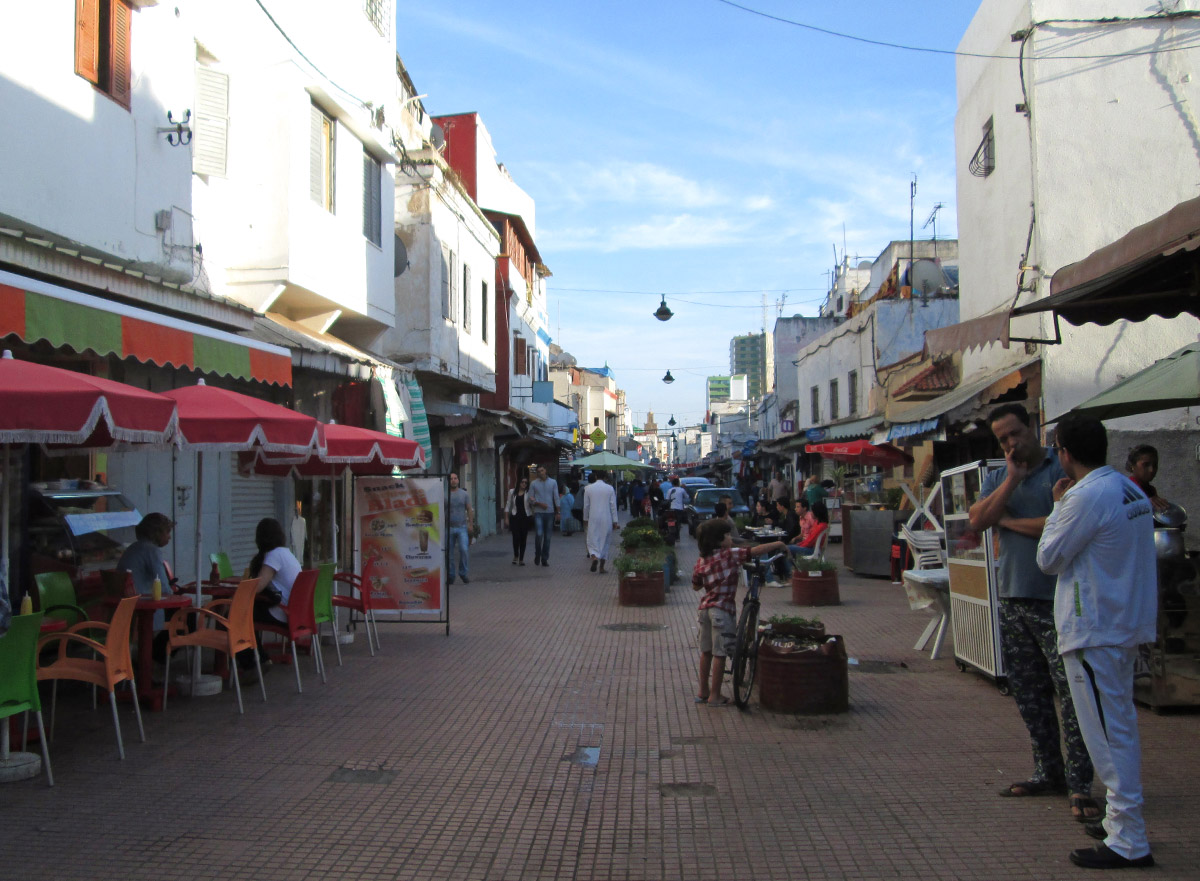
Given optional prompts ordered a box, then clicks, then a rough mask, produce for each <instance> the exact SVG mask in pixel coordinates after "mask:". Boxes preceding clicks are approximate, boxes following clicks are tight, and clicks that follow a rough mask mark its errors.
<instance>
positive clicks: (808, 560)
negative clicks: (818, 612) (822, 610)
mask: <svg viewBox="0 0 1200 881" xmlns="http://www.w3.org/2000/svg"><path fill="white" fill-rule="evenodd" d="M792 563H793V564H794V566H795V568H794V569H793V570H792V602H793V603H795V604H796V605H797V606H836V605H839V604H840V603H841V601H842V600H841V596H840V595H839V593H838V579H837V567H836V566H835V565H834V564H833V563H830V562H829V561H828V560H820V559H816V558H814V557H794V558H793V560H792Z"/></svg>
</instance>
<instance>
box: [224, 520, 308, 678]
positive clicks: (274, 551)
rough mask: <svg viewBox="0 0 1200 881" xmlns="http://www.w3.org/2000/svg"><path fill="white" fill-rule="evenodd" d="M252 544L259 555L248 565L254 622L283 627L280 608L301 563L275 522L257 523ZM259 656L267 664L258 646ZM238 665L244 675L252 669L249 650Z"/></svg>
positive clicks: (263, 653)
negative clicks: (252, 586)
mask: <svg viewBox="0 0 1200 881" xmlns="http://www.w3.org/2000/svg"><path fill="white" fill-rule="evenodd" d="M254 544H255V545H257V547H258V553H257V554H255V555H254V558H253V559H252V560H251V561H250V570H249V571H250V577H251V578H256V579H258V584H257V586H256V587H255V592H256V593H257V594H258V596H257V597H255V603H254V620H255V621H258V622H260V623H263V624H286V623H287V613H286V612H285V611H284V610H283V609H281V608H279V607H280V606H281V605H287V601H288V597H289V596H290V595H291V592H292V585H293V584H294V583H295V581H296V576H297V575H299V574H300V569H301V566H300V561H299V560H297V559H296V555H295V554H293V553H292V552H291V551H290V550H289V549H288V540H287V535H286V534H285V533H284V531H283V526H282V525H281V524H280V523H279V521H278V520H275V519H274V518H271V517H265V518H263V519H262V520H260V521H258V527H257V528H256V529H255V530H254ZM272 588H273V590H272ZM258 654H259V657H260V658H262V659H263V660H264V661H265V660H266V653H265V652H264V651H263V648H262V646H261V645H260V646H259V647H258ZM238 665H239V666H240V667H241V669H242V670H243V671H246V670H252V669H254V656H253V655H252V654H250V650H249V649H246V650H245V651H243V652H239V653H238Z"/></svg>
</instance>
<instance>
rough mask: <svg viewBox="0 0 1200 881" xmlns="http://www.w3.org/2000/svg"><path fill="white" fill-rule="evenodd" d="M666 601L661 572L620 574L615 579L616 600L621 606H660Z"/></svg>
mask: <svg viewBox="0 0 1200 881" xmlns="http://www.w3.org/2000/svg"><path fill="white" fill-rule="evenodd" d="M666 601H667V598H666V590H665V587H664V584H663V573H662V570H661V569H660V570H659V571H658V572H650V573H645V574H643V573H640V572H635V573H631V574H629V575H624V576H620V578H619V580H618V581H617V602H618V603H620V604H621V605H622V606H661V605H662V604H663V603H665V602H666Z"/></svg>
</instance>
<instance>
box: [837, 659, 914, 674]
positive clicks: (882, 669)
mask: <svg viewBox="0 0 1200 881" xmlns="http://www.w3.org/2000/svg"><path fill="white" fill-rule="evenodd" d="M907 669H908V665H907V664H905V663H904V662H903V661H863V660H859V659H857V658H851V659H850V665H849V670H850V672H851V673H895V672H896V671H897V670H907Z"/></svg>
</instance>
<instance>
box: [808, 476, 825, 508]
mask: <svg viewBox="0 0 1200 881" xmlns="http://www.w3.org/2000/svg"><path fill="white" fill-rule="evenodd" d="M827 495H828V493H827V492H826V491H825V485H824V484H823V483H821V478H820V476H819V475H817V474H810V475H809V477H808V480H806V481H804V498H805V499H807V500H808V506H809V508H811V507H812V506H813V505H815V504H816V503H817V502H820V501H823V500H824V499H825V497H826V496H827Z"/></svg>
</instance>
